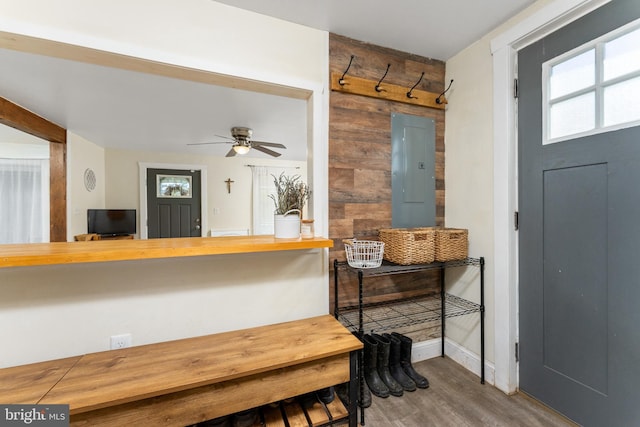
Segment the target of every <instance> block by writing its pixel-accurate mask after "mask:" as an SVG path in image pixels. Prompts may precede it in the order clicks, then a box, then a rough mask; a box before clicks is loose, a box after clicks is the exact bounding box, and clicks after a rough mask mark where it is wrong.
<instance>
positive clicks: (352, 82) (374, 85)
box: [331, 70, 447, 110]
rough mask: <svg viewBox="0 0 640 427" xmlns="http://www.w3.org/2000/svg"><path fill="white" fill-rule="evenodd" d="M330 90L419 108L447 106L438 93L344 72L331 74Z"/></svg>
mask: <svg viewBox="0 0 640 427" xmlns="http://www.w3.org/2000/svg"><path fill="white" fill-rule="evenodd" d="M387 71H388V70H387ZM385 75H386V74H385ZM383 78H384V77H383ZM331 90H334V91H336V92H343V93H352V94H354V95H362V96H369V97H371V98H378V99H386V100H388V101H396V102H403V103H405V104H412V105H418V106H420V107H426V108H436V109H439V110H444V109H445V107H446V104H447V100H446V98H445V97H444V96H443V95H441V94H439V93H433V92H427V91H425V90H419V89H414V88H411V89H410V88H408V87H405V86H399V85H394V84H391V83H383V82H382V80H381V81H380V82H378V81H375V80H368V79H363V78H360V77H353V76H347V75H346V72H345V73H344V74H341V73H336V72H332V73H331ZM436 99H439V100H440V102H439V103H438V102H436Z"/></svg>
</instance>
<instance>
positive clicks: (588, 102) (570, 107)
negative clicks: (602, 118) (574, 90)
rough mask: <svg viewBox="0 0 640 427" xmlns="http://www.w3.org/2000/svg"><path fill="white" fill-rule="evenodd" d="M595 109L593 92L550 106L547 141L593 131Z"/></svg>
mask: <svg viewBox="0 0 640 427" xmlns="http://www.w3.org/2000/svg"><path fill="white" fill-rule="evenodd" d="M595 108H596V97H595V92H589V93H586V94H584V95H580V96H577V97H575V98H571V99H568V100H566V101H562V102H558V103H556V104H553V105H551V108H550V111H549V139H554V138H560V137H563V136H567V135H572V134H576V133H580V132H586V131H588V130H591V129H594V128H595Z"/></svg>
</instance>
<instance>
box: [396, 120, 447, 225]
mask: <svg viewBox="0 0 640 427" xmlns="http://www.w3.org/2000/svg"><path fill="white" fill-rule="evenodd" d="M435 126H436V125H435V121H434V120H433V119H429V118H427V117H420V116H411V115H408V114H398V113H393V114H392V115H391V222H392V225H393V227H424V226H432V225H435V223H436V195H435V194H436V179H435V175H436V174H435V155H436V148H435V144H436V127H435Z"/></svg>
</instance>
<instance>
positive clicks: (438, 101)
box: [436, 79, 453, 104]
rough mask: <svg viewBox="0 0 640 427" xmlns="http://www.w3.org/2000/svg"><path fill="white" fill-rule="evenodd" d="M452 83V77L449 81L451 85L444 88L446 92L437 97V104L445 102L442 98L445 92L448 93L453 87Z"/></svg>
mask: <svg viewBox="0 0 640 427" xmlns="http://www.w3.org/2000/svg"><path fill="white" fill-rule="evenodd" d="M452 84H453V79H451V81H450V82H449V86H447V88H446V89H445V90H444V92H442V93H441V94H440V95H438V97H437V98H436V104H442V103H443V102H444V101H443V100H442V97H443V96H444V94H445V93H447V92H448V91H449V89H451V85H452ZM445 101H446V100H445Z"/></svg>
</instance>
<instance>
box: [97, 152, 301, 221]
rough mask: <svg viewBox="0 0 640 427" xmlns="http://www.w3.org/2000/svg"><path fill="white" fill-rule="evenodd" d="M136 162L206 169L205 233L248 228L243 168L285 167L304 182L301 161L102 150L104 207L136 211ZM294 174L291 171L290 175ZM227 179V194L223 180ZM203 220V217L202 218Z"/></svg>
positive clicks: (247, 179)
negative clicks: (195, 166) (104, 189)
mask: <svg viewBox="0 0 640 427" xmlns="http://www.w3.org/2000/svg"><path fill="white" fill-rule="evenodd" d="M139 162H145V163H157V164H167V165H173V166H175V167H177V168H179V165H180V164H184V165H200V166H203V167H206V168H207V190H208V191H207V204H208V207H207V212H206V215H207V218H206V219H207V221H206V224H207V229H206V231H207V233H208V232H209V229H211V228H216V229H249V230H250V229H251V221H252V219H251V218H252V215H251V210H252V203H251V194H252V185H251V183H252V174H251V168H250V167H247V166H246V165H249V164H251V165H261V166H286V167H292V168H296V167H297V168H299V169H292V173H295V174H299V175H301V176H303V177H305V178H304V180H305V182H307V181H308V179H307V178H306V176H307V164H306V162H301V161H287V160H278V159H267V158H265V159H262V158H247V157H240V156H236V157H217V156H199V155H195V154H181V153H161V152H150V151H133V150H114V149H108V150H106V175H107V194H106V206H107V207H113V208H129V209H133V208H135V209H138V212H140V202H139V201H140V192H139V190H138V187H139V183H138V181H139V179H138V164H139ZM294 171H295V172H294ZM229 178H231V180H232V181H234V182H233V183H232V184H231V193H228V192H227V184H226V183H225V181H226V180H227V179H229ZM203 220H204V218H203Z"/></svg>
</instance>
